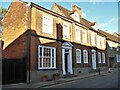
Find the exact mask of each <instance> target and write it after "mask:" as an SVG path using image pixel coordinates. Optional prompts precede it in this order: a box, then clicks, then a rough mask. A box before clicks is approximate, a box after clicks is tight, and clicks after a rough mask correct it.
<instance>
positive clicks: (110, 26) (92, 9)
mask: <svg viewBox="0 0 120 90" xmlns="http://www.w3.org/2000/svg"><path fill="white" fill-rule="evenodd" d="M24 1H27V2H33V3H36V4H38V5H40V6H42V7H44V8H47V9H49V10H50V9H51V7H52V5H53V4H54V3H55V2H56V3H57V4H60V5H61V6H63V7H65V8H67V9H69V10H71V9H72V8H71V7H72V5H74V4H77V5H78V6H80V7H81V9H82V15H83V17H84V18H85V19H87V20H90V21H93V22H94V21H95V22H97V24H98V27H99V29H101V30H104V31H106V32H109V33H114V32H117V33H118V1H119V0H106V1H105V0H104V1H103V0H80V1H79V0H69V1H68V0H64V1H63V0H57V1H56V0H51V1H50V0H49V2H47V0H42V1H40V0H24ZM73 1H74V2H73ZM11 2H12V0H0V7H4V8H8V7H9V5H10V3H11Z"/></svg>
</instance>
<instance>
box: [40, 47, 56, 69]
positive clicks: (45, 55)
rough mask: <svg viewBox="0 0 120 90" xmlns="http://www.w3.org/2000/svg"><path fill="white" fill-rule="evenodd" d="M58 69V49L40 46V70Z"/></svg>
mask: <svg viewBox="0 0 120 90" xmlns="http://www.w3.org/2000/svg"><path fill="white" fill-rule="evenodd" d="M52 68H56V48H54V47H46V46H38V69H52Z"/></svg>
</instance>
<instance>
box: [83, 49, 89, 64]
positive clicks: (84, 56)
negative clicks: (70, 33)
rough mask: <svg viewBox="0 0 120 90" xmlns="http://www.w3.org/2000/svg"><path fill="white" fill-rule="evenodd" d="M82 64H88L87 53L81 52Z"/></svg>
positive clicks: (85, 51)
mask: <svg viewBox="0 0 120 90" xmlns="http://www.w3.org/2000/svg"><path fill="white" fill-rule="evenodd" d="M83 62H84V63H88V51H87V50H83Z"/></svg>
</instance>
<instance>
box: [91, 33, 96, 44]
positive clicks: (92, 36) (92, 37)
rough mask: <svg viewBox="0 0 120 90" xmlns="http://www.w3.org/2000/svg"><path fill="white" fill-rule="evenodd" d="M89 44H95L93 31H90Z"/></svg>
mask: <svg viewBox="0 0 120 90" xmlns="http://www.w3.org/2000/svg"><path fill="white" fill-rule="evenodd" d="M91 45H95V32H92V31H91Z"/></svg>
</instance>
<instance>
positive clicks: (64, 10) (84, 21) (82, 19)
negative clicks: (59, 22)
mask: <svg viewBox="0 0 120 90" xmlns="http://www.w3.org/2000/svg"><path fill="white" fill-rule="evenodd" d="M55 5H56V6H57V7H58V8H59V9H60V10H61V11H62V12H63V14H64V15H65V16H66V17H68V18H70V19H72V20H74V19H73V18H72V17H71V16H70V15H71V13H73V12H75V11H70V10H68V9H66V8H64V7H62V6H60V5H58V4H56V3H55ZM80 23H81V24H83V25H84V26H86V27H88V28H90V29H92V30H95V29H94V28H92V27H91V25H93V23H94V22H90V21H88V20H86V19H85V18H82V17H81V19H80ZM95 31H96V30H95Z"/></svg>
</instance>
